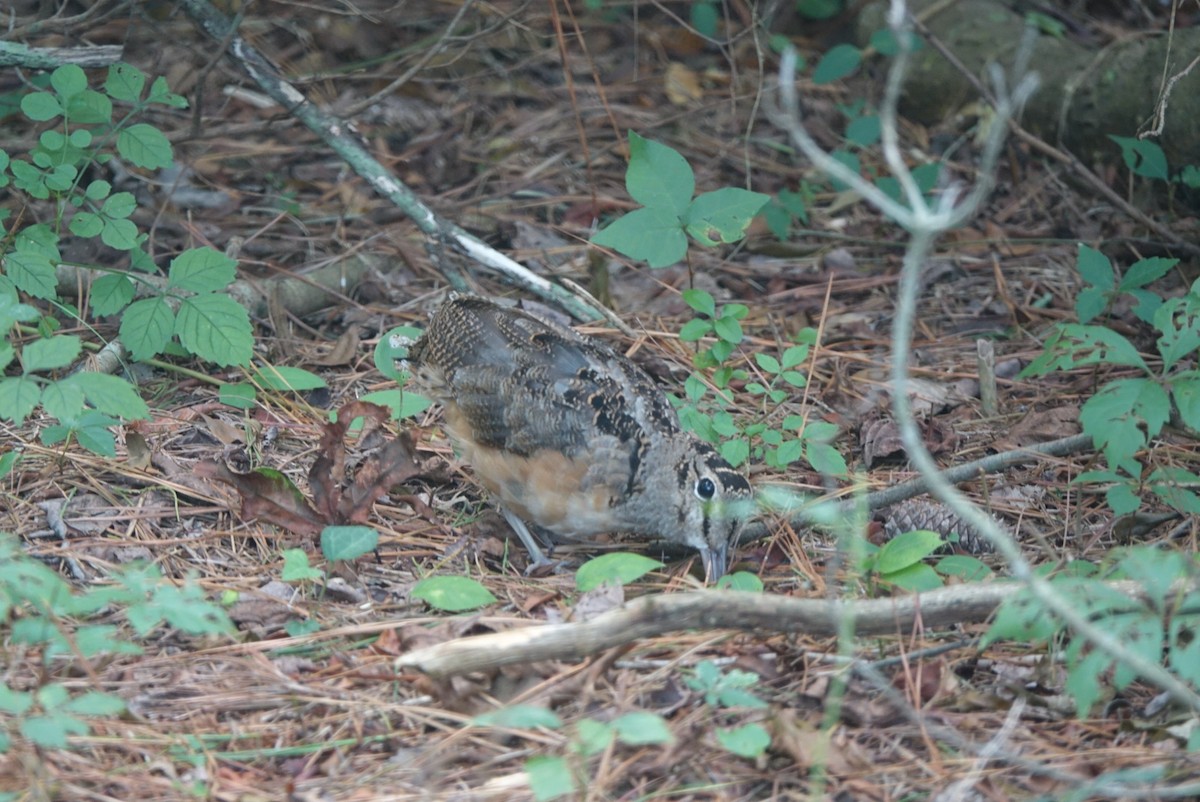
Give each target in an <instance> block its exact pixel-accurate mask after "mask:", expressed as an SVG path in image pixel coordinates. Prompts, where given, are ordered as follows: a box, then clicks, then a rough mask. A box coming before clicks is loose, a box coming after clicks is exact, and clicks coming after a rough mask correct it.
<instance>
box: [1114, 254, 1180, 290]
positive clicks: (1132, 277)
mask: <svg viewBox="0 0 1200 802" xmlns="http://www.w3.org/2000/svg"><path fill="white" fill-rule="evenodd" d="M1177 264H1179V260H1178V259H1168V258H1166V257H1164V256H1154V257H1150V258H1148V259H1139V260H1138V261H1136V262H1134V263H1133V264H1132V265H1130V266H1129V269H1128V270H1126V271H1125V275H1124V276H1123V277H1122V278H1121V284H1120V289H1122V290H1124V291H1126V292H1128V291H1129V290H1132V289H1136V288H1138V287H1144V286H1145V285H1147V284H1149V283H1150V282H1152V281H1157V280H1158V279H1160V278H1162V277H1163V276H1165V275H1166V274H1167V271H1169V270H1170V269H1171V268H1173V267H1174V266H1175V265H1177Z"/></svg>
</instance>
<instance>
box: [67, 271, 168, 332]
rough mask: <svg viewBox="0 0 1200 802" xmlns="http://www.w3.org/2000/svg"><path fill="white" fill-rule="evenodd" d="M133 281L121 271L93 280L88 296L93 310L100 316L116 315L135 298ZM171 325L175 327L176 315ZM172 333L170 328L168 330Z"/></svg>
mask: <svg viewBox="0 0 1200 802" xmlns="http://www.w3.org/2000/svg"><path fill="white" fill-rule="evenodd" d="M133 295H134V286H133V282H132V281H130V280H129V279H128V278H126V277H125V276H123V275H121V274H120V273H109V274H108V275H106V276H100V277H99V278H97V279H96V280H95V281H93V282H92V292H91V295H90V296H89V297H88V301H89V303H90V305H91V308H92V312H93V313H94V314H96V315H98V316H100V317H105V316H107V315H115V314H116V313H117V312H120V311H121V310H122V309H124V308H125V307H126V306H128V305H129V302H130V301H132V300H133ZM171 323H172V325H171V327H170V328H174V315H172V317H171ZM167 334H168V336H169V335H170V330H169V329H168V332H167Z"/></svg>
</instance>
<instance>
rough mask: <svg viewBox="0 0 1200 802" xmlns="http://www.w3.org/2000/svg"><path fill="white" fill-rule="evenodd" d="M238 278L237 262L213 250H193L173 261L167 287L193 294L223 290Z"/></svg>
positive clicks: (185, 252)
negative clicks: (188, 291)
mask: <svg viewBox="0 0 1200 802" xmlns="http://www.w3.org/2000/svg"><path fill="white" fill-rule="evenodd" d="M236 277H237V262H236V261H234V260H233V259H230V258H229V257H228V256H226V255H224V254H222V253H218V252H217V251H214V250H213V249H212V248H192V249H191V250H187V251H184V252H183V253H181V254H179V255H178V256H176V257H175V258H174V259H172V260H171V267H170V269H169V271H168V278H167V286H168V287H171V288H174V289H180V290H190V291H192V292H216V291H217V290H223V289H225V288H226V287H228V286H229V284H230V283H231V282H232V281H233V280H234V279H235V278H236Z"/></svg>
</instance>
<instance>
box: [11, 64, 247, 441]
mask: <svg viewBox="0 0 1200 802" xmlns="http://www.w3.org/2000/svg"><path fill="white" fill-rule="evenodd" d="M186 105H187V104H186V102H185V101H184V99H183V98H182V97H180V96H179V95H176V94H174V93H172V92H171V91H170V90H169V89H168V88H167V84H166V81H165V79H163V78H161V77H160V78H156V79H154V80H153V81H150V80H148V79H147V77H146V76H145V75H144V74H143V73H142V72H141V71H140V70H138V69H137V68H135V67H132V66H130V65H128V64H115V65H113V66H112V67H110V68H109V70H108V72H107V76H106V78H105V80H104V82H103V85H102V86H101V87H100V88H99V89H93V88H91V87H89V86H88V80H87V75H86V74H85V73H84V71H83V70H82V69H80V68H79V67H78V66H75V65H67V66H63V67H59V68H58V69H56V70H54V71H53V72H52V73H51V74H50V76H49V81H48V83H47V84H46V86H45V88H44V89H41V90H36V91H31V92H28V93H26V94H25V95H23V96H22V97H21V99H20V103H19V108H20V111H21V113H22V114H23V115H24V116H25V117H26V118H27V119H28V120H29V121H31V122H33V123H37V124H39V127H44V125H42V124H47V123H48V124H49V127H46V128H45V130H43V131H42V132H41V133H40V135H39V136H38V139H37V143H36V144H35V145H34V146H33V147H32V148H31V149H30V150H29V152H28V153H25V154H20V155H15V154H12V153H9V152H8V151H7V150H4V149H0V187H4V186H9V185H10V184H11V186H12V188H13V190H15V191H17V192H20V193H24V195H25V196H26V197H27V198H28V199H29V200H28V202H29V203H36V202H41V201H44V202H47V203H48V204H49V205H50V207H51V209H52V211H53V215H52V219H51V220H49V221H47V222H35V223H32V224H29V225H25V226H24V227H21V228H14V229H12V230H9V231H7V232H6V233H7V236H6V237H5V239H4V245H3V251H2V252H0V256H2V258H3V263H2V269H0V332H2V335H0V336H2V337H3V340H0V371H5V372H6V374H13V371H11V370H9V368H10V367H11V366H12V365H13V364H18V365H19V368H20V372H19V375H15V374H13V375H5V376H4V378H3V379H0V418H3V419H5V420H9V421H12V422H14V423H18V424H19V423H21V422H22V421H24V420H25V418H27V417H28V416H29V415H30V414H32V413H33V411H34V410H35V409H37V408H38V407H39V406H40V407H41V408H42V409H43V410H44V411H45V412H46V413H47V414H49V415H51V416H53V417H54V418H56V419H57V421H58V423H57V424H54V425H51V426H48V427H45V428H43V429H42V431H41V435H40V436H41V438H42V442H43V443H45V444H46V445H57V444H58V443H61V442H63V441H66V440H68V439H71V438H73V439H74V440H76V441H77V442H78V443H79V444H80V445H82V446H84V447H85V448H87V449H89V450H91V451H94V452H96V453H98V454H101V455H104V456H113V455H115V441H114V439H113V436H112V434H111V432H110V431H109V430H110V428H111V427H112V426H114V425H116V424H117V423H119V422H120V420H121V419H126V420H128V419H133V418H145V417H148V415H149V410H148V408H147V407H146V404H145V403H144V402H143V401H142V399H141V398H140V397H139V395H138V393H137V390H136V388H134V386H133V385H131V384H130V383H129V382H128V381H126V380H125V379H124V378H120V377H115V376H107V375H100V374H96V373H90V372H86V371H80V372H74V373H69V372H68V371H69V368H70V367H71V366H72V365H73V364H74V363H75V362H76V361H77V360H78V358H79V357H80V356H81V354H82V352H83V350H84V348H85V347H87V346H90V345H91V344H90V343H85V342H84V341H83V340H82V339H81V338H79V337H77V336H73V335H70V336H69V335H63V334H58V333H57V332H58V330H59V329H60V328H62V323H61V322H60V320H59V317H58V315H60V314H61V315H63V316H65V317H67V318H70V319H72V321H77V322H79V323H83V324H84V325H85V326H87V325H88V322H87V321H86V320H85V319H84V317H83V311H82V310H78V309H75V308H73V307H71V306H69V305H66V304H64V303H63V302H62V301H61V300H60V299H59V296H58V277H57V270H58V268H59V266H60V265H61V264H62V263H63V257H62V251H63V246H64V245H66V244H70V245H72V247H73V249H75V250H78V243H77V242H75V241H77V240H90V239H94V240H97V241H98V244H99V245H100V246H103V247H107V248H110V249H112V250H115V251H117V252H120V253H121V254H122V255H121V256H120V257H119V258H117V259H108V260H106V262H107V263H111V264H106V265H105V266H103V267H101V266H100V265H98V264H93V265H86V264H85V265H81V267H84V268H90V269H92V270H94V271H96V272H97V273H100V274H101V275H98V276H97V277H96V278H95V280H94V281H93V282H92V285H91V291H90V293H89V302H90V309H89V311H90V312H91V313H92V315H94V316H97V317H107V316H113V315H121V323H120V333H121V337H122V340H123V342H124V344H125V345H126V347H127V348H128V349H129V351H130V353H131V354H132V356H133V357H134V358H135V359H139V360H145V359H150V358H152V357H155V356H157V355H159V354H161V353H164V352H165V351H166V350H167V349H168V348H169V347H172V346H173V345H174V343H175V342H178V344H179V345H180V346H182V347H183V349H184V350H185V351H187V352H188V353H191V354H193V355H195V356H198V357H200V358H202V359H204V360H207V361H209V362H213V363H216V364H218V365H244V364H248V362H249V360H250V354H251V345H252V342H253V341H252V336H251V328H250V321H249V317H248V315H247V314H246V312H245V310H244V309H243V308H242V307H240V306H239V305H238V304H237V303H235V302H234V301H233V300H232V299H231V298H230V297H229V296H228V295H227V294H225V289H226V287H227V286H228V285H229V284H230V283H231V282H232V281H233V278H234V268H235V264H234V262H233V261H232V260H230V259H227V258H226V257H224V256H221V255H220V254H218V253H216V252H214V251H212V250H210V249H207V248H197V249H194V250H191V251H187V252H185V253H183V254H180V255H179V256H177V257H176V258H175V259H174V260H173V261H172V263H171V266H170V270H169V272H168V276H167V280H166V283H165V285H160V284H159V283H158V282H155V281H149V280H148V278H147V276H146V274H147V273H151V272H155V271H156V267H155V266H154V264H153V263H152V261H151V260H150V258H149V256H148V255H147V253H146V251H145V248H144V246H145V243H146V241H147V235H146V234H145V233H143V232H141V231H140V230H139V229H138V225H137V223H135V222H134V219H133V218H134V215H135V213H136V212H137V200H136V198H135V197H134V195H133V194H132V193H129V192H114V191H113V187H112V185H111V184H110V183H109V182H108V181H106V180H104V179H92V180H87V181H85V180H84V176H85V175H87V173H88V171H89V169H91V168H92V167H93V166H95V165H103V164H105V163H107V162H108V161H109V160H110V159H111V158H112V157H113V156H114V155H115V156H118V157H120V159H121V160H122V161H123V162H124V163H126V164H129V165H131V166H133V167H136V168H140V169H143V170H159V169H162V168H164V167H169V166H170V165H171V164H172V160H173V153H172V149H171V144H170V142H169V141H168V140H167V138H166V136H165V135H164V134H163V133H162V132H161V131H160V130H158V129H157V128H156V127H154V126H153V125H151V124H149V123H146V122H137V120H138V118H139V117H142V116H144V115H145V113H146V112H147V111H148V110H150V109H152V108H154V107H166V108H168V109H181V108H185V107H186ZM29 216H30V215H23V217H22V219H24V218H25V217H29ZM4 220H5V217H4V216H3V213H0V222H3V221H4ZM113 265H115V266H113ZM139 289H140V290H141V295H142V296H143V297H142V298H141V299H139V300H137V301H135V300H134V298H135V296H136V295H137V294H138V291H139ZM29 299H32V301H34V302H40V303H38V304H36V305H35V304H34V303H29V302H28V300H29ZM30 327H33V330H34V331H35V336H34V337H33V339H29V340H24V341H23V340H22V339H21V338H22V337H26V338H27V337H28V335H29V332H30ZM22 343H23V344H22ZM64 374H66V375H64Z"/></svg>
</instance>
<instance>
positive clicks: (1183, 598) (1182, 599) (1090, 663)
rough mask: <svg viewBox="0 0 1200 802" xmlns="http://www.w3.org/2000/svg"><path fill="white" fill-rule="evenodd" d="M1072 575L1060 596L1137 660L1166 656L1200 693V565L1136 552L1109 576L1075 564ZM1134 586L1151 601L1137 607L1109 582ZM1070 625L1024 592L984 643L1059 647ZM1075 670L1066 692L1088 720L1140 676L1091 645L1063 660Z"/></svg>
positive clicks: (1183, 557)
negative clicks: (1110, 693) (1107, 693)
mask: <svg viewBox="0 0 1200 802" xmlns="http://www.w3.org/2000/svg"><path fill="white" fill-rule="evenodd" d="M1071 568H1072V570H1069V571H1064V572H1063V573H1061V574H1059V575H1058V576H1055V577H1054V578H1052V579H1051V585H1052V586H1053V587H1054V589H1055V591H1056V592H1057V593H1058V594H1059V595H1060V596H1062V597H1063V598H1065V599H1066V600H1067V603H1068V604H1069V605H1070V606H1071V607H1072V609H1074V610H1076V611H1078V612H1079V613H1081V614H1082V615H1085V616H1087V617H1088V618H1092V619H1102V620H1103V621H1104V628H1105V630H1106V631H1108V632H1109V633H1110V634H1112V635H1113V636H1114V637H1115V638H1116V639H1117V640H1118V641H1119V642H1120V643H1121V645H1122V647H1123V648H1124V649H1127V650H1128V651H1129V652H1130V653H1132V654H1136V655H1140V656H1141V657H1142V658H1143V659H1145V660H1147V661H1149V662H1151V663H1158V662H1160V661H1161V660H1163V658H1164V655H1165V659H1166V662H1167V665H1168V667H1169V668H1170V669H1171V670H1172V671H1173V672H1174V673H1175V674H1176V675H1177V676H1178V677H1179V678H1180V679H1181V680H1183V681H1184V682H1186V683H1187V684H1189V685H1190V686H1191V687H1193V688H1200V591H1198V590H1196V578H1197V575H1198V573H1200V564H1198V563H1197V557H1196V555H1194V554H1183V553H1181V552H1178V551H1172V550H1168V549H1161V548H1155V547H1152V546H1136V547H1133V548H1129V549H1125V550H1122V551H1120V552H1118V553H1117V554H1115V555H1114V558H1113V560H1112V564H1111V566H1110V568H1109V569H1108V570H1107V571H1105V572H1103V573H1101V572H1100V571H1098V570H1097V569H1096V568H1095V567H1094V566H1091V565H1088V564H1084V565H1079V564H1075V565H1073V566H1071ZM1113 579H1131V580H1134V581H1136V582H1137V583H1138V584H1139V585H1140V586H1141V587H1142V588H1143V592H1144V593H1145V597H1144V599H1135V598H1133V597H1131V596H1128V595H1126V594H1124V593H1121V592H1120V591H1118V590H1116V589H1114V588H1113V587H1111V586H1110V585H1109V584H1107V581H1108V580H1113ZM1064 631H1065V630H1064V624H1063V622H1062V621H1061V620H1060V619H1059V618H1058V617H1057V616H1056V615H1055V614H1054V613H1053V611H1051V610H1048V609H1046V608H1045V607H1043V606H1042V604H1041V602H1040V601H1038V600H1037V598H1036V597H1034V596H1033V594H1032V593H1031V592H1030V591H1028V590H1024V591H1022V592H1020V593H1018V594H1016V595H1015V596H1014V597H1013V598H1012V599H1010V600H1009V601H1007V602H1005V603H1004V604H1003V605H1002V606H1001V607H1000V609H999V610H998V611H997V614H996V618H995V620H994V621H993V623H992V626H991V628H990V629H989V630H988V633H987V635H986V636H985V638H984V642H985V645H986V644H987V643H991V642H993V641H996V640H998V639H1001V638H1004V639H1010V640H1019V641H1027V642H1028V641H1051V640H1055V639H1057V638H1059V637H1060V636H1062V635H1063V634H1064ZM1063 657H1064V663H1065V665H1066V667H1067V680H1066V689H1067V690H1068V691H1069V692H1070V693H1071V694H1072V696H1074V697H1075V703H1076V706H1077V709H1078V714H1079V716H1080V718H1083V717H1085V716H1086V715H1088V712H1089V711H1090V710H1091V709H1092V707H1093V706H1094V705H1095V704H1096V702H1098V701H1099V700H1100V699H1101V697H1102V695H1103V694H1104V689H1105V688H1106V687H1107V686H1108V684H1109V683H1110V682H1111V685H1112V686H1113V688H1115V690H1117V691H1120V690H1123V689H1124V688H1126V687H1128V686H1129V684H1130V683H1132V682H1133V681H1134V680H1135V679H1137V675H1136V674H1135V673H1134V671H1133V670H1132V669H1131V668H1130V667H1129V666H1128V665H1127V664H1126V663H1125V662H1123V661H1122V660H1120V659H1118V658H1114V657H1112V656H1111V655H1109V654H1107V653H1105V652H1102V651H1100V650H1098V649H1095V648H1094V647H1092V646H1091V645H1090V644H1089V643H1088V642H1087V640H1086V639H1084V638H1074V639H1072V640H1070V641H1068V643H1067V645H1066V648H1065V650H1064V653H1063Z"/></svg>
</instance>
